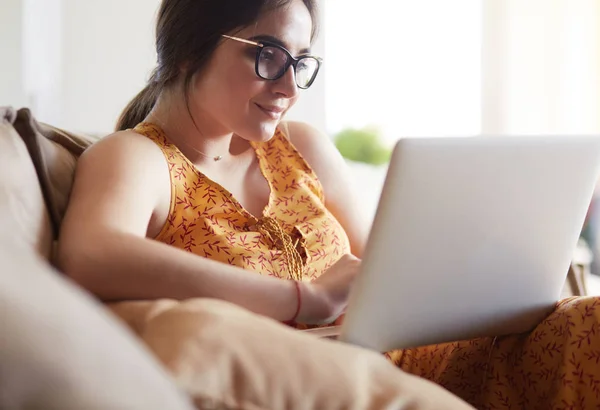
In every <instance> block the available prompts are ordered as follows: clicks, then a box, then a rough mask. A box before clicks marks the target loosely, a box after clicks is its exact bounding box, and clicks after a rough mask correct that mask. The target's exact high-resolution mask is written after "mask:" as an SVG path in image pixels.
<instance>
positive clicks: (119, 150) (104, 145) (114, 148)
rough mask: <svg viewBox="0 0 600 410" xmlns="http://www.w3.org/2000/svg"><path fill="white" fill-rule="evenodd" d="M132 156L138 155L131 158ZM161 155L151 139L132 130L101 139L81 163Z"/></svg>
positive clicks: (82, 158)
mask: <svg viewBox="0 0 600 410" xmlns="http://www.w3.org/2000/svg"><path fill="white" fill-rule="evenodd" d="M131 154H138V155H135V156H134V157H133V158H131V157H130V155H131ZM159 154H160V149H159V148H158V146H157V145H156V144H154V143H153V142H152V141H151V140H150V139H149V138H147V137H145V136H143V135H140V134H138V133H137V132H134V131H132V130H126V131H118V132H115V133H113V134H110V135H108V136H106V137H104V138H101V139H100V140H99V141H98V142H96V143H94V144H93V145H92V146H91V147H89V148H88V149H87V150H86V151H85V152H84V153H83V154H82V156H81V158H80V160H79V162H80V163H81V162H83V163H84V164H85V163H87V162H92V161H94V160H98V159H103V160H105V161H108V162H115V161H120V160H121V159H122V158H125V157H127V158H129V159H134V158H135V157H136V156H139V155H143V156H145V155H151V156H152V155H154V156H158V155H159Z"/></svg>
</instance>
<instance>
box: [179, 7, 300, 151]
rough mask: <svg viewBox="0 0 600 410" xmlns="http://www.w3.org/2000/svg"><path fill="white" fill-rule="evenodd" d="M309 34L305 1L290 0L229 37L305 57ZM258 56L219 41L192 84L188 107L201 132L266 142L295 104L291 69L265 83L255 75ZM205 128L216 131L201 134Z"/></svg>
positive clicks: (250, 47) (246, 48)
mask: <svg viewBox="0 0 600 410" xmlns="http://www.w3.org/2000/svg"><path fill="white" fill-rule="evenodd" d="M311 30H312V21H311V17H310V13H309V12H308V9H307V8H306V6H305V5H304V3H303V1H302V0H292V1H291V2H290V3H289V4H288V5H286V6H284V7H280V8H279V9H277V10H274V11H272V12H269V13H267V14H264V15H263V16H262V17H261V18H260V19H259V20H258V21H257V23H256V24H255V25H252V26H250V27H247V28H245V29H244V30H242V31H239V32H236V33H230V34H231V35H233V36H235V37H239V38H243V39H246V40H252V41H256V42H260V41H261V40H263V41H269V42H271V43H279V45H281V46H283V47H285V48H286V49H287V50H288V51H289V52H290V53H291V54H292V56H298V55H300V54H305V53H307V52H308V49H309V48H310V39H311ZM256 52H257V47H256V46H253V45H249V44H245V43H241V42H238V41H235V40H229V39H225V38H223V41H222V44H221V45H220V46H218V47H217V49H216V51H215V52H214V54H213V56H212V58H211V60H210V62H209V64H208V66H207V67H206V68H205V69H204V70H203V71H202V72H201V74H200V75H198V76H197V78H196V79H195V80H194V87H193V90H192V93H191V95H190V100H192V102H193V105H191V108H192V112H193V113H194V117H195V119H196V122H197V124H198V126H199V127H200V130H201V131H203V133H205V132H206V131H208V132H233V133H235V134H236V135H238V136H240V137H242V138H244V139H246V140H249V141H266V140H268V139H270V138H271V137H272V136H273V134H274V133H275V128H276V127H277V125H278V124H279V122H280V121H281V118H282V117H283V115H284V114H285V112H286V111H287V110H289V109H290V108H291V107H292V106H293V105H294V103H295V102H296V100H297V99H298V91H299V90H298V87H297V86H296V82H295V79H294V69H293V67H290V68H288V70H287V71H286V72H285V74H284V75H283V77H281V78H279V79H277V80H263V79H261V78H259V77H258V76H257V75H256V73H255V70H254V66H255V60H256ZM196 113H198V117H197V118H196ZM208 124H212V125H211V128H212V127H215V128H214V129H211V130H203V129H202V127H203V126H208Z"/></svg>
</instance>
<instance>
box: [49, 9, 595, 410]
mask: <svg viewBox="0 0 600 410" xmlns="http://www.w3.org/2000/svg"><path fill="white" fill-rule="evenodd" d="M315 21H316V18H315V5H314V2H313V1H312V0H304V1H302V0H289V1H283V0H262V1H259V0H252V1H251V0H239V1H234V0H228V1H224V0H222V1H212V2H209V1H173V0H163V3H162V6H161V9H160V12H159V16H158V24H157V41H156V46H157V53H158V67H157V69H156V70H155V72H154V74H153V76H152V78H151V80H150V82H149V84H148V86H147V87H146V88H145V89H144V90H143V91H142V92H141V93H140V94H139V95H138V96H136V98H135V99H134V100H133V101H132V102H131V103H130V104H129V106H128V107H127V108H126V109H125V111H124V112H123V114H122V116H121V118H120V119H119V123H118V127H117V128H118V130H119V131H118V132H116V133H115V134H113V135H111V136H108V137H106V138H104V139H103V140H102V141H100V142H99V143H97V144H95V145H94V146H93V147H91V148H90V149H89V150H88V151H87V152H86V153H85V154H84V155H83V156H82V158H81V159H80V161H79V165H78V169H77V174H76V181H75V184H74V189H73V193H72V197H71V200H70V205H69V209H68V212H67V215H66V217H65V220H64V224H63V227H62V232H61V240H60V247H59V264H60V265H61V267H62V268H63V269H64V271H65V272H67V274H69V275H70V276H71V277H72V278H73V279H74V280H76V281H78V282H79V283H80V284H81V285H82V286H84V287H86V288H87V289H89V290H90V291H92V292H93V293H95V294H96V295H97V296H98V297H100V298H101V299H102V300H104V301H107V302H108V301H117V300H127V299H156V298H178V299H185V298H192V297H211V298H219V299H224V300H227V301H229V302H233V303H235V304H238V305H240V306H243V307H245V308H247V309H249V310H251V311H254V312H256V313H258V314H261V315H265V316H269V317H271V318H274V319H276V320H279V321H282V322H289V323H291V324H293V325H297V326H306V325H315V324H326V323H330V322H332V321H334V320H335V319H336V318H337V317H339V316H340V314H341V313H342V312H343V310H344V308H345V305H346V301H347V296H348V292H349V289H350V286H351V284H352V281H353V279H354V276H355V275H356V272H357V270H358V267H359V264H360V260H359V259H358V258H360V256H361V253H362V250H363V245H364V242H365V239H366V224H365V223H364V222H363V220H362V219H361V218H360V217H359V216H358V215H359V214H360V212H359V209H357V207H356V205H355V204H356V201H353V200H352V193H351V181H349V180H348V179H347V177H346V175H347V173H346V172H345V166H344V163H343V160H342V158H341V157H340V155H339V154H338V153H337V151H336V150H335V148H334V147H333V145H332V144H331V142H330V141H329V139H328V138H327V137H325V136H323V135H322V134H320V133H319V132H317V131H316V130H315V129H313V128H311V127H309V126H308V125H305V124H302V123H285V122H282V118H283V117H284V115H285V113H286V111H287V110H289V109H290V108H291V107H292V106H293V105H294V103H295V102H296V101H297V99H298V97H299V93H300V89H305V88H308V87H310V85H311V84H312V83H313V81H314V80H315V78H316V76H317V73H318V69H319V66H320V59H319V58H318V57H315V56H313V55H311V53H310V45H311V43H312V40H313V38H314V36H315V32H316V28H315V26H316V25H315V24H314V22H315ZM255 273H259V274H258V275H257V274H255ZM282 279H285V280H282ZM578 303H580V307H581V306H584V305H585V306H584V307H585V308H586V309H588V308H589V309H590V312H592V315H591V316H590V318H588V319H582V320H581V323H580V324H578V325H577V326H575V325H574V324H571V325H569V324H567V325H565V326H567V327H566V328H568V329H569V332H575V331H576V330H577V329H579V328H583V327H585V326H588V327H589V326H595V327H594V329H596V330H597V331H598V332H600V329H599V328H598V313H597V312H598V309H597V308H596V307H595V304H596V303H597V300H591V301H583V302H581V301H579V302H578ZM575 312H578V310H576V309H574V308H571V309H564V308H563V309H562V310H560V311H559V313H555V314H554V316H551V318H552V317H554V318H555V319H556V318H557V317H559V316H560V315H562V316H560V317H565V318H566V317H570V316H569V315H570V314H575ZM557 315H559V316H557ZM551 318H549V319H551ZM556 320H558V319H556ZM561 320H562V319H561ZM569 320H571V319H569ZM539 329H542V333H543V334H541V335H540V334H538V336H537V337H538V339H539V340H538V344H535V343H534V342H532V343H533V345H534V347H537V346H541V344H540V343H541V342H540V341H542V342H544V343H545V342H546V339H545V338H546V337H547V336H548V335H549V334H550V332H551V330H550V329H551V325H550V324H547V323H546V322H544V323H543V324H541V325H540V327H539V328H538V329H536V331H538V330H539ZM567 333H568V332H563V335H565V334H567ZM548 337H549V336H548ZM528 338H529V336H527V335H524V336H522V337H520V338H517V337H513V338H506V339H503V340H500V341H498V342H497V343H495V346H494V343H492V341H490V340H477V341H470V342H464V343H460V344H451V345H444V346H436V347H433V348H423V349H415V350H412V351H403V352H402V351H399V352H392V353H390V357H391V358H392V359H393V360H394V361H395V362H396V363H397V364H399V365H400V366H401V367H403V368H405V369H408V370H409V371H411V372H414V373H416V374H420V375H423V376H426V377H428V378H430V379H432V380H435V381H438V382H440V383H442V384H444V385H445V386H447V387H448V388H449V389H450V390H451V391H454V392H455V393H457V394H459V395H461V396H463V398H465V399H467V400H468V401H471V403H472V404H476V405H477V404H481V403H477V400H479V398H481V397H484V396H485V397H486V404H489V403H491V402H493V400H496V398H497V397H496V396H498V395H497V394H495V390H494V392H492V393H490V394H487V393H485V391H484V393H483V394H482V395H479V393H480V389H481V388H482V386H483V388H484V390H485V389H488V387H489V386H495V385H494V384H493V383H488V382H487V381H485V380H482V377H485V378H492V377H496V376H498V375H496V374H494V371H496V372H502V374H501V375H500V376H502V377H504V376H506V377H508V376H509V375H510V374H511V373H510V372H511V371H509V370H507V369H504V368H502V367H498V366H496V367H494V365H495V364H497V363H502V362H501V361H500V360H499V359H496V356H498V355H500V356H501V357H505V356H506V355H510V354H517V355H518V351H519V350H518V349H520V348H521V347H520V346H521V345H520V344H519V343H521V340H522V339H523V340H526V341H528V340H529V339H528ZM597 339H598V336H597V335H596V336H595V339H594V340H595V341H596V342H597ZM568 342H571V340H568ZM492 347H494V349H492ZM554 350H556V346H554ZM566 351H567V350H566V348H564V349H563V351H561V352H558V353H556V354H555V356H556V357H561V358H563V359H564V360H563V361H566V360H567V358H566V357H565V356H564V354H563V353H564V352H566ZM515 352H517V353H515ZM464 353H468V354H469V355H470V356H471V357H472V359H469V360H467V356H468V355H467V356H465V355H464ZM461 354H462V356H461ZM574 354H575V356H574V357H575V364H574V365H573V366H585V365H584V364H582V361H583V360H584V356H583V353H582V354H579V353H578V352H574ZM492 359H493V360H492ZM569 359H572V358H569ZM490 360H491V361H490ZM463 363H468V364H470V365H471V366H472V367H473V366H474V367H473V368H467V369H466V370H465V368H464V366H463ZM488 364H489V365H490V366H488ZM572 368H573V369H574V368H575V367H572ZM455 369H457V370H456V372H455ZM552 369H553V371H555V373H556V372H558V371H562V370H563V369H567V370H569V371H570V369H571V368H567V367H565V366H562V365H561V363H558V364H556V365H554V367H553V368H552ZM438 370H439V371H438ZM526 370H528V371H529V373H531V374H532V375H531V376H530V379H531V378H533V379H536V380H539V379H540V377H542V376H538V375H537V374H536V373H535V369H529V368H528V369H526ZM588 370H589V371H590V373H589V374H593V377H595V378H600V374H599V373H598V371H597V370H594V371H592V370H591V369H588ZM586 371H587V370H586ZM529 373H527V374H529ZM482 375H483V376H482ZM469 376H471V377H469ZM500 376H498V377H500ZM546 376H547V377H549V378H551V379H552V377H554V378H556V377H557V376H556V374H554V376H552V375H546ZM555 376H556V377H555ZM494 380H495V379H494ZM498 380H500V378H498ZM502 380H504V379H502ZM512 380H513V382H514V378H513V379H512ZM552 380H554V379H552ZM590 380H596V379H594V378H592V379H590ZM591 385H592V386H593V383H592V384H591ZM503 386H505V387H506V386H508V387H506V388H507V389H508V393H507V394H509V395H510V397H509V400H513V401H514V400H517V399H519V398H520V395H521V391H522V389H521V388H520V387H519V386H518V383H516V384H515V383H512V384H511V383H509V382H504V385H503ZM552 386H555V387H557V389H556V390H560V389H558V387H559V386H558V385H556V384H552ZM494 388H495V387H494ZM561 391H564V392H566V391H567V390H566V389H562V390H561ZM569 391H570V390H569ZM578 391H579V392H581V390H578ZM590 391H591V390H590ZM544 392H545V390H543V391H542V389H540V390H539V391H538V390H535V389H533V390H532V389H530V390H528V392H527V395H528V396H527V397H526V400H536V399H535V397H536V394H544ZM486 394H487V395H486ZM502 394H504V392H503V393H502ZM565 394H567V393H565ZM487 396H490V397H487ZM565 397H566V396H565ZM579 397H585V398H586V399H588V397H589V399H590V400H592V399H593V400H595V401H594V403H600V397H598V395H596V397H595V398H592V396H591V393H590V392H588V391H587V390H586V391H585V392H584V393H583V394H579V393H578V395H577V398H579ZM561 398H562V396H561ZM501 399H502V400H504V399H505V397H504V396H502V397H501ZM538 403H539V402H538ZM552 403H554V402H552Z"/></svg>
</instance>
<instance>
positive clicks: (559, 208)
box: [340, 136, 600, 351]
mask: <svg viewBox="0 0 600 410" xmlns="http://www.w3.org/2000/svg"><path fill="white" fill-rule="evenodd" d="M599 172H600V138H598V137H577V136H553V137H539V136H538V137H534V136H524V137H463V138H459V137H455V138H415V139H410V138H409V139H402V140H400V141H399V142H398V143H397V144H396V146H395V149H394V151H393V155H392V158H391V163H390V166H389V169H388V172H387V176H386V180H385V184H384V188H383V190H382V194H381V197H380V201H379V205H378V209H377V212H376V215H375V219H374V222H373V226H372V229H371V233H370V236H369V240H368V243H367V247H366V250H365V254H364V258H363V262H362V268H361V273H360V275H359V277H358V278H357V281H356V283H355V285H354V287H353V289H352V292H351V295H350V300H349V306H348V311H347V313H346V318H345V321H344V324H343V326H342V329H341V335H340V340H343V341H347V342H350V343H354V344H357V345H361V346H364V347H369V348H372V349H377V350H380V351H387V350H391V349H395V348H407V347H414V346H422V345H428V344H433V343H442V342H448V341H455V340H463V339H468V338H474V337H478V336H495V335H502V334H508V333H518V332H523V331H526V330H528V329H530V328H532V327H534V326H535V325H536V324H537V323H538V322H539V321H540V320H541V319H543V317H545V315H547V314H548V313H549V311H550V310H551V309H552V308H553V306H554V304H555V302H556V301H557V299H558V298H559V295H560V292H561V289H562V287H563V284H564V281H565V277H566V274H567V270H568V267H569V264H570V261H571V256H572V254H573V251H574V248H575V245H576V242H577V239H578V236H579V234H580V231H581V228H582V225H583V221H584V218H585V215H586V211H587V208H588V205H589V203H590V200H591V197H592V194H593V190H594V187H595V184H596V181H597V179H598V176H599Z"/></svg>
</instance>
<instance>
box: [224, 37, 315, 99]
mask: <svg viewBox="0 0 600 410" xmlns="http://www.w3.org/2000/svg"><path fill="white" fill-rule="evenodd" d="M222 36H223V37H225V38H228V39H230V40H235V41H239V42H242V43H245V44H250V45H253V46H256V63H255V66H254V70H255V71H256V75H257V76H259V77H260V78H262V79H263V80H277V79H278V78H281V77H283V75H284V74H285V72H286V71H287V70H288V68H290V66H292V67H294V78H295V79H296V85H297V86H298V88H302V89H304V90H305V89H307V88H308V87H310V86H311V85H312V83H313V82H314V81H315V78H317V73H318V72H319V68H320V66H321V63H322V62H323V60H322V59H321V58H320V57H316V56H312V55H301V56H298V57H294V56H292V55H291V54H290V52H289V51H287V50H286V49H285V48H283V47H281V46H280V45H278V44H272V43H269V42H260V43H259V42H256V41H252V40H246V39H243V38H239V37H232V36H227V35H225V34H223V35H222Z"/></svg>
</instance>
